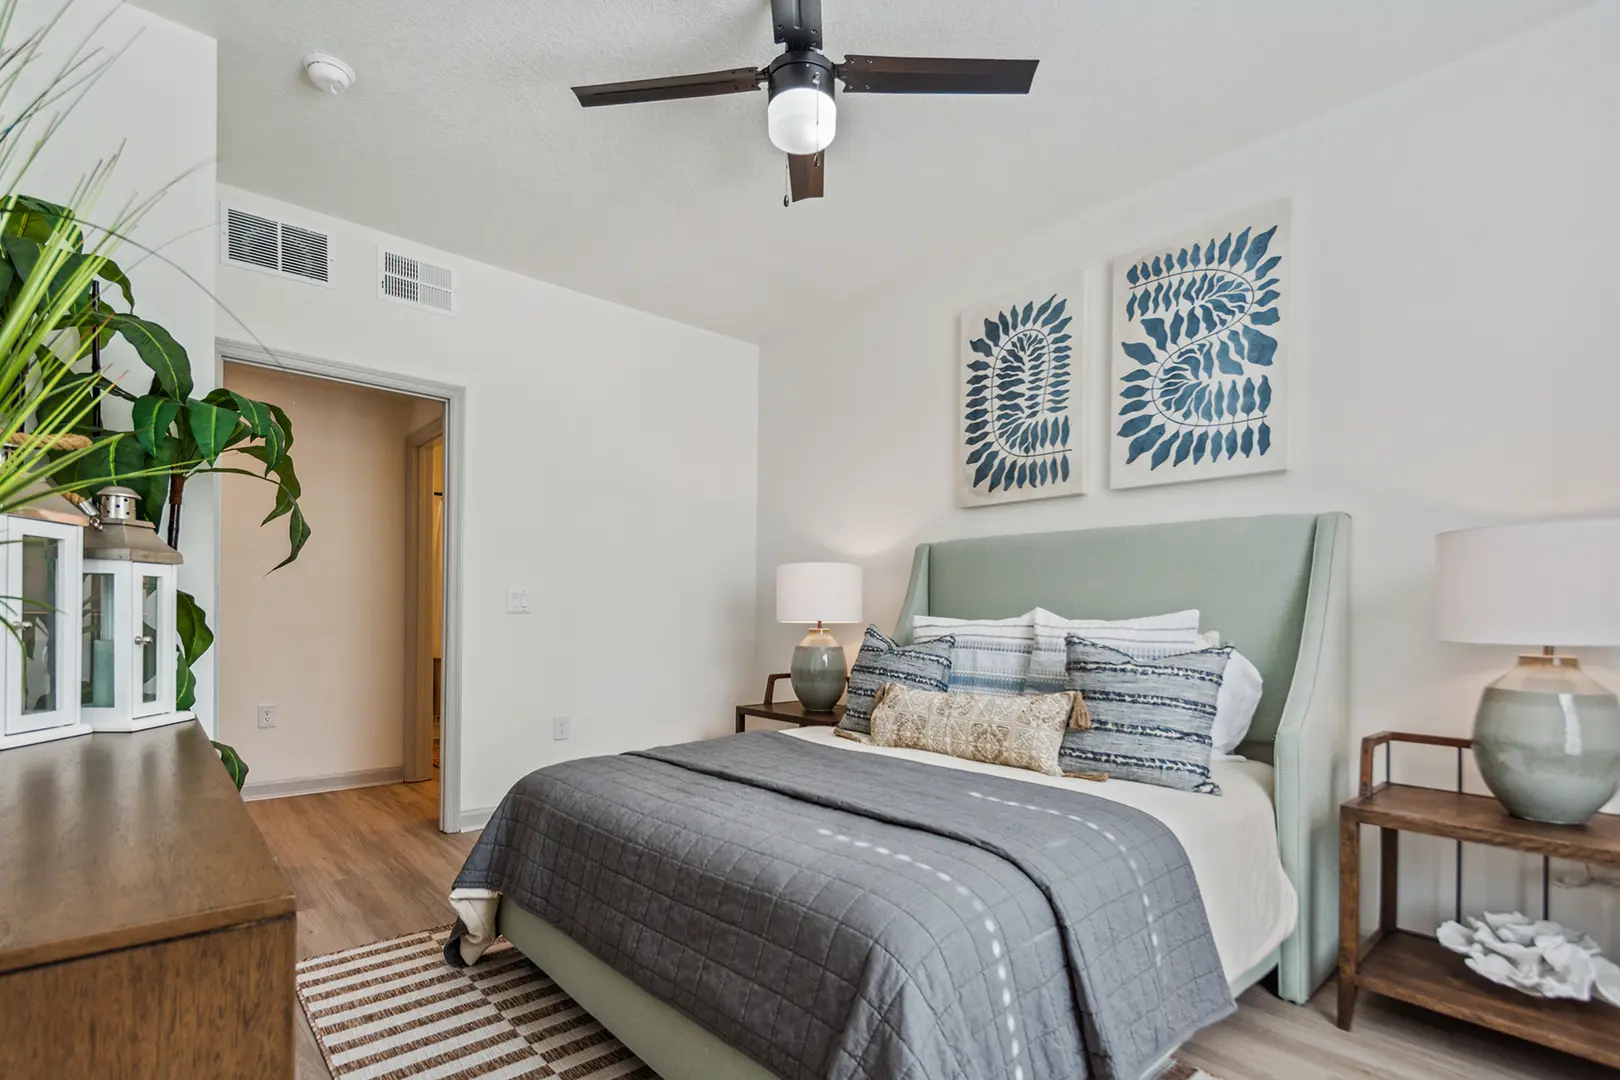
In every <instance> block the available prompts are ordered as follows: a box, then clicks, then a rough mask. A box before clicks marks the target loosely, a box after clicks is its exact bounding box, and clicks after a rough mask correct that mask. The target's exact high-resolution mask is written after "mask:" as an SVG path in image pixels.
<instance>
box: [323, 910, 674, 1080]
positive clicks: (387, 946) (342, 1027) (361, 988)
mask: <svg viewBox="0 0 1620 1080" xmlns="http://www.w3.org/2000/svg"><path fill="white" fill-rule="evenodd" d="M449 934H450V928H449V927H448V926H445V927H441V928H439V929H437V930H424V931H422V932H421V933H419V934H407V935H406V936H404V937H399V938H394V939H393V940H392V941H382V942H378V943H376V944H374V945H363V946H361V947H360V948H358V949H348V950H345V951H344V952H337V953H329V954H327V955H326V956H317V957H314V958H313V959H310V960H305V961H304V962H302V963H301V964H299V965H298V1001H299V1004H301V1005H303V1007H304V1015H305V1016H307V1017H309V1026H310V1028H311V1029H312V1030H313V1031H314V1033H315V1042H316V1043H317V1044H318V1045H319V1046H320V1048H321V1056H322V1057H324V1058H325V1059H326V1067H327V1068H328V1069H330V1070H331V1071H332V1076H333V1078H334V1080H395V1078H404V1077H411V1078H412V1080H472V1078H473V1077H477V1078H478V1080H517V1078H518V1077H522V1078H524V1080H542V1078H547V1077H560V1078H561V1080H658V1078H657V1075H656V1074H655V1073H654V1072H653V1071H652V1070H651V1069H649V1068H648V1067H647V1066H645V1065H643V1064H642V1063H641V1061H640V1059H639V1058H637V1057H636V1056H635V1055H634V1054H632V1053H631V1052H630V1051H629V1050H627V1049H625V1046H624V1044H623V1043H621V1042H619V1040H618V1039H615V1038H614V1037H613V1036H612V1035H610V1034H608V1032H607V1030H606V1029H605V1028H603V1027H602V1025H601V1024H598V1023H597V1022H596V1021H595V1020H594V1019H592V1018H591V1016H590V1014H589V1013H587V1012H586V1011H585V1010H584V1009H582V1008H580V1007H579V1006H578V1005H576V1004H574V1000H573V999H572V998H570V997H569V996H568V995H567V994H565V993H563V992H562V990H561V989H560V988H559V987H558V986H557V984H556V983H554V982H552V981H551V980H550V979H548V978H547V977H546V975H545V972H543V971H541V970H540V969H539V968H537V967H535V966H534V964H532V963H531V962H530V961H529V959H528V958H527V957H525V956H524V955H523V954H522V953H520V952H518V951H517V950H516V949H514V948H513V947H512V946H511V945H509V944H508V943H507V942H505V941H501V942H498V943H497V944H496V945H495V946H494V947H493V948H491V949H490V950H489V951H488V952H487V953H485V954H484V959H483V960H481V961H479V963H478V964H476V965H475V966H473V967H470V968H453V967H451V966H450V965H449V964H446V963H445V962H444V953H443V951H442V950H443V948H444V940H445V938H446V937H448V936H449Z"/></svg>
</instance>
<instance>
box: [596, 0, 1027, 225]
mask: <svg viewBox="0 0 1620 1080" xmlns="http://www.w3.org/2000/svg"><path fill="white" fill-rule="evenodd" d="M771 19H772V21H773V22H774V23H775V25H776V43H777V44H778V45H782V46H784V49H783V51H782V55H781V56H778V57H777V58H776V59H775V60H772V61H771V62H770V63H769V64H768V65H766V66H765V67H762V68H731V69H730V70H727V71H708V72H704V73H703V74H701V75H676V76H673V77H670V78H665V79H635V80H632V81H630V82H616V83H598V84H597V85H595V86H576V87H574V96H576V97H577V98H579V103H580V104H581V105H583V106H585V107H586V108H591V107H593V106H596V105H625V104H630V103H632V102H637V101H669V100H673V99H675V98H693V97H710V96H713V95H716V94H742V93H747V92H750V91H754V90H758V89H759V88H760V86H761V85H764V86H767V87H769V90H770V103H769V105H768V106H767V107H766V111H765V116H766V130H767V132H768V133H769V135H770V139H771V142H772V143H773V144H774V145H775V146H776V148H777V149H778V150H781V151H782V152H783V153H785V154H787V155H788V181H789V189H790V191H791V193H792V195H791V198H790V199H784V200H783V201H784V205H785V204H787V203H789V202H798V201H799V200H800V199H816V198H820V197H821V195H822V193H823V191H824V190H825V187H826V162H825V160H824V156H823V151H825V150H826V149H827V146H828V144H830V143H831V142H832V140H833V134H834V133H835V131H836V130H837V126H838V106H837V103H836V102H835V100H834V98H833V80H834V79H842V80H844V90H845V92H846V93H851V94H1027V93H1029V86H1030V83H1031V82H1033V81H1034V79H1035V65H1036V64H1038V63H1040V61H1038V60H946V59H938V58H932V57H916V56H856V55H848V56H845V57H844V62H843V63H841V64H835V63H833V62H832V61H831V60H829V59H828V58H827V57H826V56H824V55H823V54H822V53H821V0H771Z"/></svg>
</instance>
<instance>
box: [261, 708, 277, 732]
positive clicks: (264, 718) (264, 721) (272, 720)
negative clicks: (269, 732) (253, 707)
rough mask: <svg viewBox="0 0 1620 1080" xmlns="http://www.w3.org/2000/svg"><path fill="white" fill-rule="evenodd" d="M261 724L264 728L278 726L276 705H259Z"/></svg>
mask: <svg viewBox="0 0 1620 1080" xmlns="http://www.w3.org/2000/svg"><path fill="white" fill-rule="evenodd" d="M259 726H260V727H262V728H270V727H275V726H276V707H275V706H274V705H260V706H259Z"/></svg>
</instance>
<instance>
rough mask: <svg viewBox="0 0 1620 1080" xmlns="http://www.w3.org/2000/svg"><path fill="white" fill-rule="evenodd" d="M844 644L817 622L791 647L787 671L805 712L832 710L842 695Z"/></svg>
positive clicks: (844, 670)
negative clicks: (790, 663)
mask: <svg viewBox="0 0 1620 1080" xmlns="http://www.w3.org/2000/svg"><path fill="white" fill-rule="evenodd" d="M846 670H847V669H846V668H845V666H844V647H843V646H842V645H840V644H838V641H837V639H835V638H834V637H833V636H832V634H830V633H828V631H827V629H826V628H825V627H823V626H821V625H820V624H817V625H816V626H815V627H813V628H812V629H811V630H810V631H809V633H807V634H805V635H804V640H803V641H801V642H799V644H798V646H797V647H796V648H795V649H794V650H793V663H792V665H791V666H790V667H789V668H788V674H789V675H791V676H792V677H793V696H794V697H796V698H798V699H799V704H801V705H803V706H804V707H805V711H807V712H832V707H833V706H834V705H836V704H838V699H839V698H840V697H842V696H843V694H844V677H845V674H846Z"/></svg>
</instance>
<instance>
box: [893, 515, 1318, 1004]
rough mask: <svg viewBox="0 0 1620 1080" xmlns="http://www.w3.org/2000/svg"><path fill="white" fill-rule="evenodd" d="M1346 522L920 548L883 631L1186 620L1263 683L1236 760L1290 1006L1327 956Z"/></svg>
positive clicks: (1292, 521) (1223, 522) (1237, 524)
mask: <svg viewBox="0 0 1620 1080" xmlns="http://www.w3.org/2000/svg"><path fill="white" fill-rule="evenodd" d="M1349 534H1350V519H1349V517H1348V516H1347V515H1345V514H1278V515H1271V516H1265V517H1246V518H1222V519H1218V520H1214V521H1182V522H1174V523H1170V524H1164V525H1131V526H1126V527H1122V528H1112V529H1086V530H1081V531H1077V532H1055V533H1032V534H1028V535H1022V536H988V537H978V538H974V539H967V540H946V541H943V542H941V543H937V544H919V545H918V546H917V554H916V557H915V559H914V561H913V562H912V567H911V585H910V588H909V589H908V590H907V592H906V600H905V603H904V605H903V606H902V607H901V609H900V618H899V620H898V622H897V624H896V627H895V634H896V636H897V638H898V639H899V640H900V641H902V642H909V641H910V640H911V621H912V619H913V618H915V617H916V616H918V615H938V616H944V617H946V618H958V619H977V618H987V619H988V618H994V619H1005V618H1011V617H1012V616H1015V615H1021V614H1023V613H1024V612H1026V611H1028V610H1030V609H1031V608H1035V607H1044V608H1046V609H1048V610H1049V611H1055V612H1057V613H1058V614H1059V615H1063V616H1065V617H1068V618H1101V619H1123V618H1130V617H1132V616H1137V615H1156V614H1159V613H1162V612H1167V611H1179V610H1182V609H1184V608H1194V607H1195V608H1197V609H1198V610H1199V612H1200V623H1201V625H1202V626H1203V628H1204V629H1206V630H1219V631H1220V632H1221V636H1222V638H1223V640H1225V641H1229V642H1231V643H1232V644H1233V645H1236V646H1237V648H1238V649H1239V650H1240V651H1241V652H1242V653H1243V655H1245V656H1247V657H1248V658H1249V659H1250V660H1252V661H1253V662H1254V664H1255V666H1256V667H1258V668H1259V669H1260V674H1261V677H1262V678H1263V679H1264V680H1265V690H1264V694H1263V696H1262V697H1261V699H1260V706H1259V708H1258V709H1257V710H1256V712H1255V717H1254V723H1253V725H1252V726H1251V727H1250V729H1249V738H1248V739H1247V740H1246V741H1245V742H1244V743H1243V745H1242V746H1241V747H1239V750H1240V751H1241V752H1242V753H1243V754H1244V755H1246V756H1248V757H1252V758H1258V759H1261V760H1265V761H1269V762H1271V763H1272V764H1273V765H1274V766H1275V767H1276V772H1275V801H1276V805H1277V841H1278V848H1279V852H1280V854H1281V856H1282V862H1283V868H1284V869H1285V870H1286V871H1287V872H1288V876H1289V879H1290V880H1291V881H1292V882H1293V883H1294V888H1295V890H1296V891H1297V892H1298V893H1299V897H1300V923H1299V928H1298V929H1297V930H1296V931H1295V932H1294V935H1293V937H1291V938H1289V940H1288V941H1287V942H1284V944H1283V947H1282V949H1281V957H1280V960H1279V964H1278V988H1279V990H1280V992H1281V993H1282V995H1283V997H1285V998H1287V999H1288V1000H1290V1001H1296V1002H1300V1003H1303V1002H1304V1001H1306V1000H1307V999H1308V998H1309V997H1310V994H1311V992H1312V991H1313V990H1315V989H1316V987H1317V986H1320V985H1321V983H1322V982H1323V980H1325V979H1326V978H1327V976H1328V975H1329V974H1330V973H1331V971H1332V969H1333V965H1334V960H1335V957H1336V955H1337V952H1338V894H1339V891H1338V826H1337V822H1338V804H1339V802H1340V801H1341V800H1342V799H1343V798H1344V795H1345V793H1346V791H1347V790H1348V771H1347V768H1346V765H1345V759H1346V757H1347V755H1348V752H1349V746H1348V740H1349V666H1350V665H1349V652H1350V634H1349V608H1350V598H1349V559H1350V555H1349V551H1350V540H1349Z"/></svg>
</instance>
